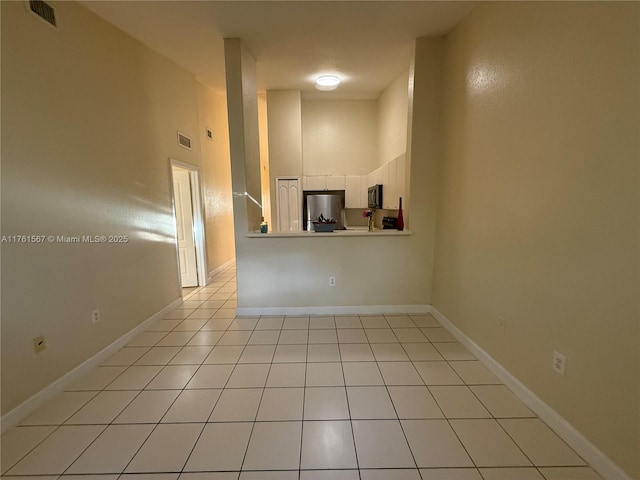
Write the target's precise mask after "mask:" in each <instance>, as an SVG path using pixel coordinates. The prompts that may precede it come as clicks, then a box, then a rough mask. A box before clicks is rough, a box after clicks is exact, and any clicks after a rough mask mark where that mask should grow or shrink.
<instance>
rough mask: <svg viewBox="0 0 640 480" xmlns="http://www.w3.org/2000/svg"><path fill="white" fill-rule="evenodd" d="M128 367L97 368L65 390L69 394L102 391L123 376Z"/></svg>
mask: <svg viewBox="0 0 640 480" xmlns="http://www.w3.org/2000/svg"><path fill="white" fill-rule="evenodd" d="M126 369H127V367H96V368H94V369H93V370H91V371H90V372H88V373H87V374H86V375H84V376H83V377H82V378H80V379H79V380H77V381H76V382H74V383H73V384H72V385H70V386H68V387H67V388H65V391H67V392H77V391H85V390H102V389H103V388H104V387H106V386H107V385H109V384H110V383H111V382H113V381H114V380H115V379H116V378H117V377H118V375H120V374H122V372H124V371H125V370H126Z"/></svg>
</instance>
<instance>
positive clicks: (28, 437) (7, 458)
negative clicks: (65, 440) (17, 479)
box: [0, 426, 56, 474]
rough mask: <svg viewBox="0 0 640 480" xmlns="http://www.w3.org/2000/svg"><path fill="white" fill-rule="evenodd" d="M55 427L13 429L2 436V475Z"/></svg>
mask: <svg viewBox="0 0 640 480" xmlns="http://www.w3.org/2000/svg"><path fill="white" fill-rule="evenodd" d="M55 428H56V427H53V426H50V427H14V428H12V429H10V430H9V431H7V432H6V433H3V434H2V439H1V440H2V448H1V449H0V454H1V457H0V458H1V461H0V467H1V468H2V471H1V472H0V473H2V474H4V473H5V472H6V471H7V470H9V469H10V468H11V467H13V466H14V465H15V464H16V463H17V462H18V461H19V460H20V459H21V458H22V457H24V456H25V455H26V454H27V453H29V452H30V451H31V450H32V449H33V448H35V447H36V445H38V444H39V443H40V442H42V441H43V440H44V439H45V438H46V437H47V436H48V435H50V434H51V433H52V432H53V431H54V430H55Z"/></svg>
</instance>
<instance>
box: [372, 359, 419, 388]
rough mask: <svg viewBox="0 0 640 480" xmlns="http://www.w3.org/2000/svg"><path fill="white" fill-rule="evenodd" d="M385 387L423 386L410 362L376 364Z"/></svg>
mask: <svg viewBox="0 0 640 480" xmlns="http://www.w3.org/2000/svg"><path fill="white" fill-rule="evenodd" d="M378 366H379V367H380V372H382V378H384V382H385V383H386V384H387V385H423V384H424V383H423V381H422V378H420V375H418V372H417V371H416V369H415V368H414V367H413V364H412V363H411V362H378Z"/></svg>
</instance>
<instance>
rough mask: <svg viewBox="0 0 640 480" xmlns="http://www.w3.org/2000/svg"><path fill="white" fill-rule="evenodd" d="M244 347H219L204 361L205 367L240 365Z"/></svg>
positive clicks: (214, 348)
mask: <svg viewBox="0 0 640 480" xmlns="http://www.w3.org/2000/svg"><path fill="white" fill-rule="evenodd" d="M244 348H245V347H244V346H243V345H217V346H215V347H213V350H211V353H210V354H209V356H208V357H207V358H205V360H204V362H203V363H204V364H205V365H211V364H225V363H227V364H228V363H238V360H240V355H242V352H243V351H244Z"/></svg>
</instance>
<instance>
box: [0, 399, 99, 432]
mask: <svg viewBox="0 0 640 480" xmlns="http://www.w3.org/2000/svg"><path fill="white" fill-rule="evenodd" d="M96 395H97V392H62V393H60V394H58V395H56V396H55V397H54V398H52V399H51V400H49V401H48V402H47V403H45V404H44V405H43V406H42V407H40V408H39V409H38V410H36V411H35V412H33V413H32V414H31V415H29V416H28V417H27V418H25V419H24V420H22V421H21V422H20V425H62V424H63V423H64V422H65V421H66V420H67V419H68V418H69V417H71V415H73V414H74V413H76V412H77V411H78V410H80V409H81V408H82V407H83V406H85V405H86V404H87V403H88V402H89V400H91V399H92V398H93V397H95V396H96ZM3 438H4V437H3Z"/></svg>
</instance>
